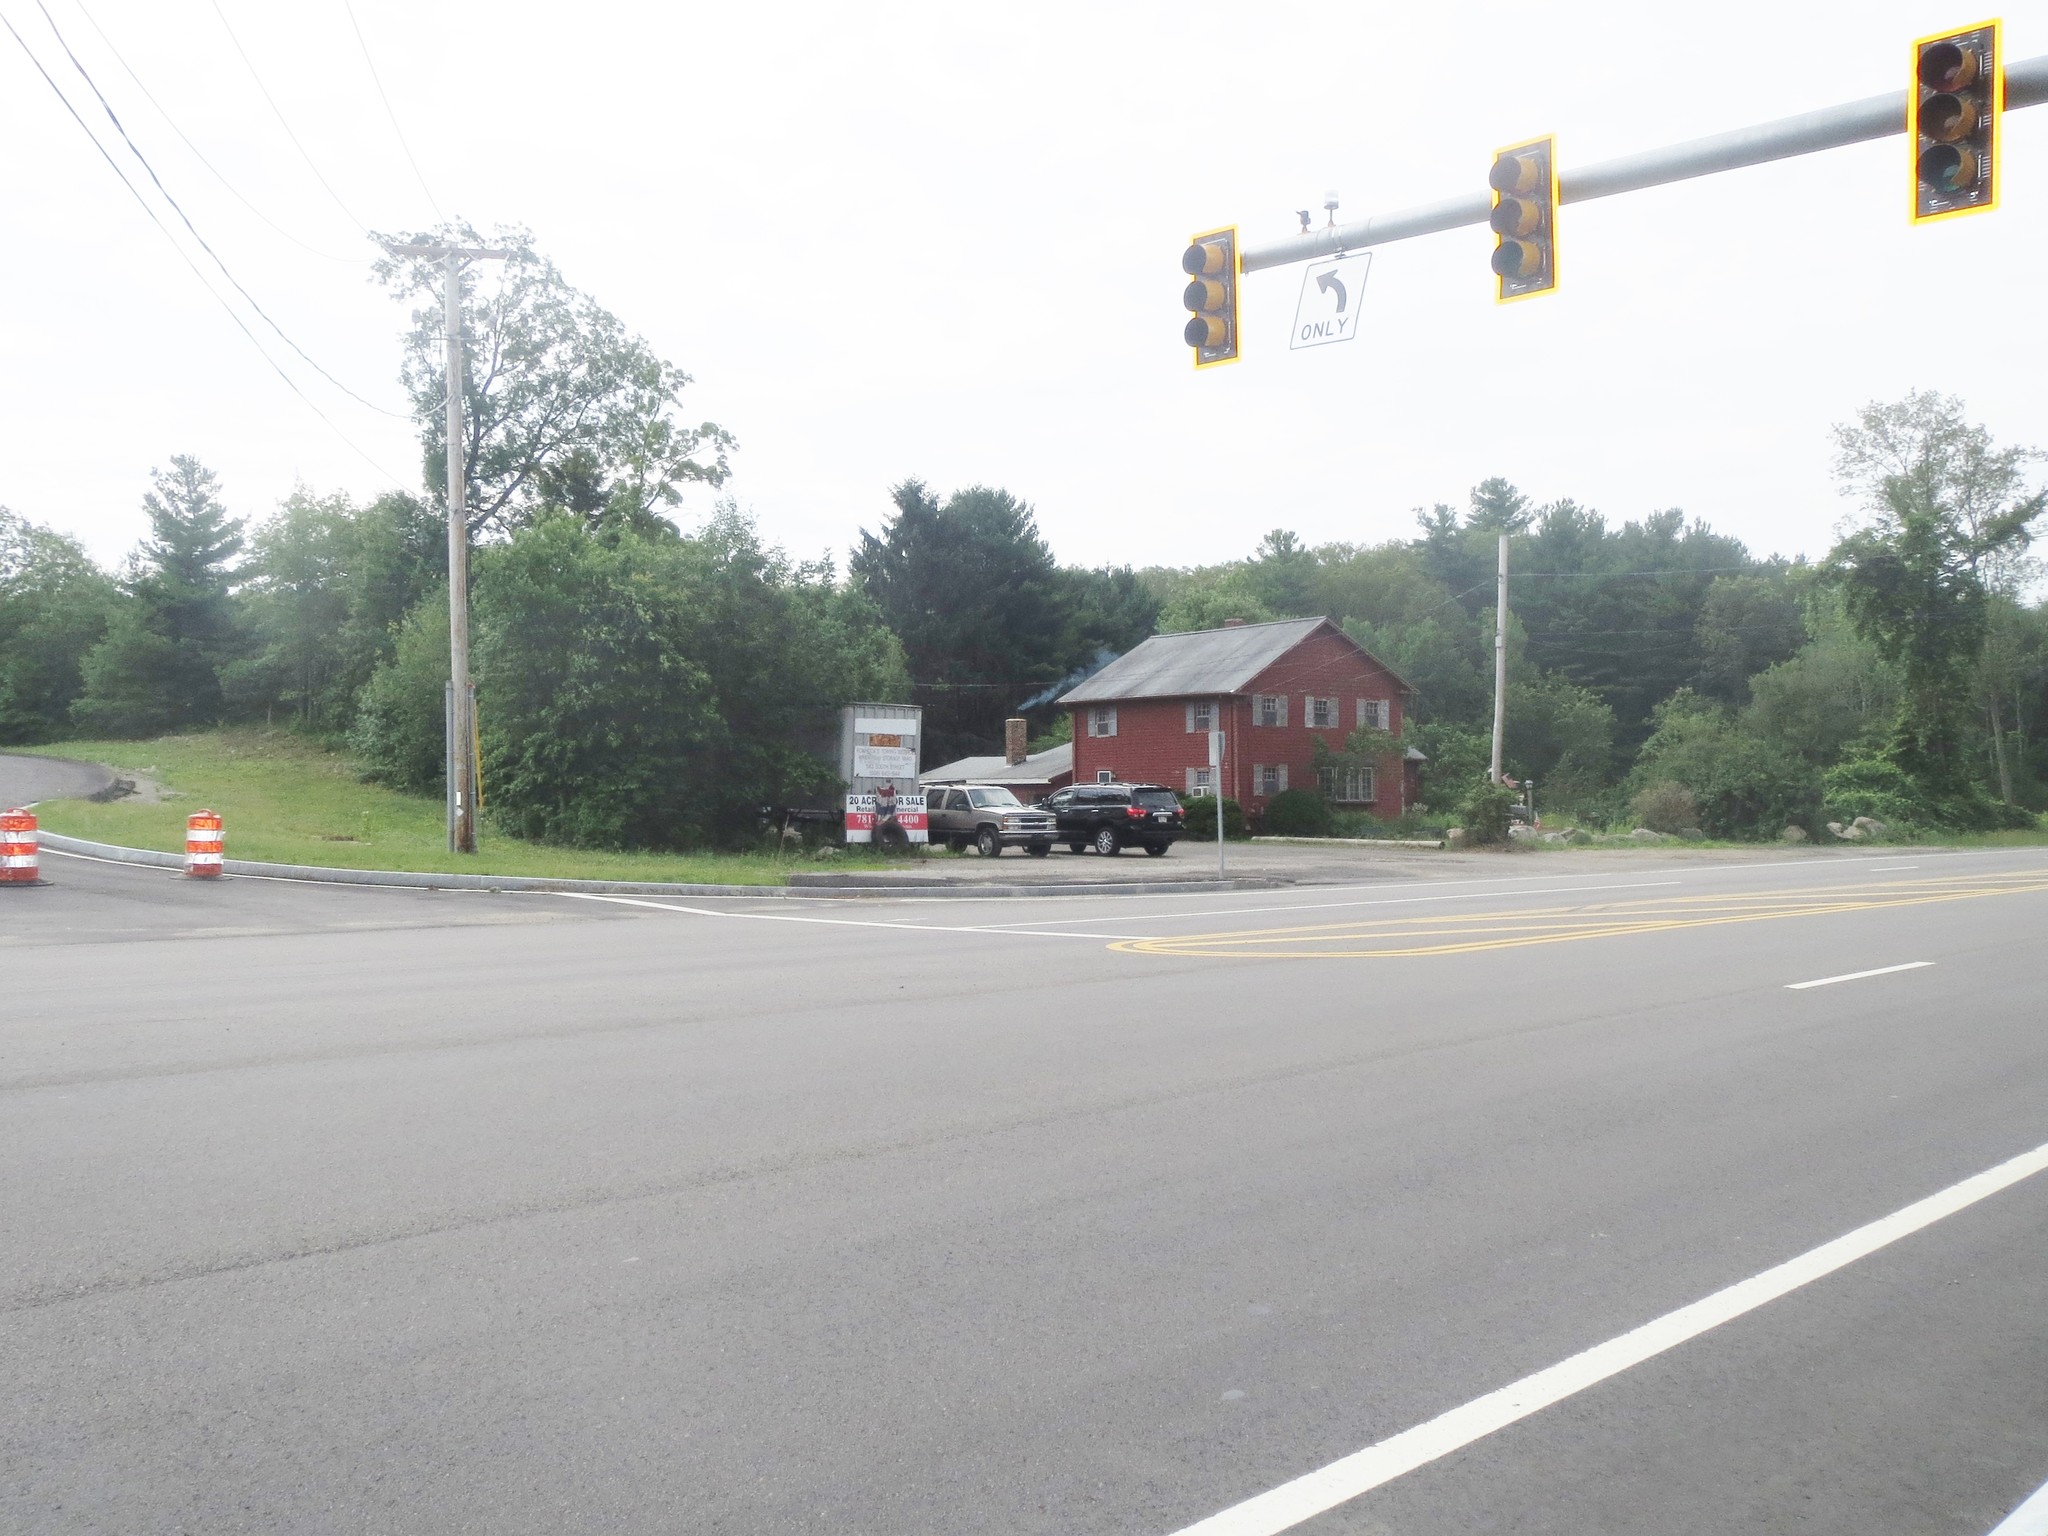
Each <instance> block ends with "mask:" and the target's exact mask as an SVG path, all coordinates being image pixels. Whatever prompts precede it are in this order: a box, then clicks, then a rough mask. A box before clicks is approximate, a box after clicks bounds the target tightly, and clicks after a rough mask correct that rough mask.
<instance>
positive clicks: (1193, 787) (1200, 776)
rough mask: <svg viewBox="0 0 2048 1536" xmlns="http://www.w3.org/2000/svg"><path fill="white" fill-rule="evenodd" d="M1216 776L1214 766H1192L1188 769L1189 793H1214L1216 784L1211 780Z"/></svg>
mask: <svg viewBox="0 0 2048 1536" xmlns="http://www.w3.org/2000/svg"><path fill="white" fill-rule="evenodd" d="M1214 777H1215V770H1214V769H1213V768H1190V769H1189V770H1188V793H1189V794H1191V795H1206V794H1210V793H1212V792H1213V789H1214V785H1213V784H1212V782H1211V781H1212V780H1213V779H1214Z"/></svg>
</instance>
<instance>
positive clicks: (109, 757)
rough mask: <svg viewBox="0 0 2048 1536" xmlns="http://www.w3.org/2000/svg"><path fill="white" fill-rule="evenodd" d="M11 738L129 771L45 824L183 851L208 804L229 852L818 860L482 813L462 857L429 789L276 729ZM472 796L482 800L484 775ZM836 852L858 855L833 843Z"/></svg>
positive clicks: (848, 859)
mask: <svg viewBox="0 0 2048 1536" xmlns="http://www.w3.org/2000/svg"><path fill="white" fill-rule="evenodd" d="M15 750H18V751H32V752H38V753H42V754H44V755H47V756H51V757H70V758H78V759H82V760H84V761H86V762H94V763H105V764H107V765H108V766H109V767H111V768H113V769H115V770H116V771H117V772H119V773H121V774H122V775H124V776H126V777H130V778H136V779H138V780H140V781H143V782H142V783H141V788H142V790H143V793H142V794H140V795H136V796H132V797H129V798H127V799H122V800H115V801H110V802H108V803H105V804H98V803H94V802H91V801H85V800H50V801H45V802H44V803H43V804H42V805H41V806H39V807H38V808H37V811H36V814H37V816H38V817H39V818H40V819H41V822H42V825H43V826H44V827H45V828H47V829H48V830H49V831H52V832H57V833H63V834H66V835H68V836H71V837H84V838H91V839H93V840H94V841H96V842H102V843H119V844H122V845H123V846H126V847H130V848H155V849H160V850H162V851H164V852H181V851H183V849H184V846H185V818H186V817H187V816H189V815H191V814H192V812H194V811H196V810H200V809H202V808H204V809H206V810H212V811H218V812H220V814H221V817H222V819H223V821H224V823H225V828H226V834H227V851H228V857H229V858H234V859H260V860H265V861H270V862H275V863H281V864H322V865H328V866H331V867H336V868H342V869H402V870H415V871H420V872H423V873H444V872H448V871H460V872H462V873H465V874H490V875H539V876H548V877H554V878H574V879H588V880H675V881H705V882H716V883H723V884H730V885H779V884H782V883H783V882H784V881H785V879H786V878H787V877H788V874H789V872H790V871H791V870H792V869H797V868H817V867H818V866H817V865H816V864H815V863H812V862H811V861H810V860H808V859H804V858H793V857H777V856H775V855H772V854H768V853H761V854H709V853H706V854H667V853H603V852H595V851H591V850H586V849H578V848H554V847H548V846H545V845H541V844H535V843H527V842H521V841H519V840H517V839H515V838H510V837H506V836H503V835H501V834H496V833H494V832H493V831H492V830H491V827H490V823H489V819H488V817H486V818H485V820H484V821H483V823H482V825H481V827H480V829H479V833H478V840H477V841H478V850H477V853H476V854H475V856H474V857H471V858H458V856H457V855H455V854H451V853H449V852H448V840H447V832H446V828H445V825H444V822H443V815H444V812H443V808H442V804H441V802H440V801H439V800H438V799H433V800H430V799H423V798H421V797H419V796H415V795H402V794H399V793H397V792H396V791H394V790H389V789H384V788H381V787H380V786H378V785H375V784H366V783H364V782H363V781H362V780H361V779H360V778H358V777H357V776H356V771H355V769H354V767H353V766H352V765H351V764H350V762H349V761H348V759H347V758H346V757H345V756H343V755H342V754H340V753H337V752H332V751H328V750H326V749H325V748H323V747H321V746H320V745H318V744H317V743H315V742H311V741H308V740H307V739H306V738H304V737H303V736H298V735H294V734H293V733H291V732H289V731H274V730H223V731H207V732H201V733H195V734H192V735H185V736H161V737H157V738H155V739H154V740H149V741H67V742H59V743H56V744H54V745H51V746H45V747H34V748H18V749H15ZM153 789H155V790H160V791H161V793H160V795H158V794H154V793H152V790H153ZM484 803H485V806H486V808H487V809H488V807H489V804H490V785H489V784H488V783H486V784H485V785H484ZM837 862H839V863H841V864H846V863H861V862H866V861H865V860H863V859H862V857H861V856H860V855H854V854H846V855H842V856H841V858H840V860H839V861H837Z"/></svg>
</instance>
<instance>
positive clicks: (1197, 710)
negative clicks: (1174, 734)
mask: <svg viewBox="0 0 2048 1536" xmlns="http://www.w3.org/2000/svg"><path fill="white" fill-rule="evenodd" d="M1215 729H1216V706H1215V705H1214V704H1190V705H1189V706H1188V731H1189V733H1190V734H1192V733H1194V732H1196V731H1205V732H1206V731H1213V730H1215Z"/></svg>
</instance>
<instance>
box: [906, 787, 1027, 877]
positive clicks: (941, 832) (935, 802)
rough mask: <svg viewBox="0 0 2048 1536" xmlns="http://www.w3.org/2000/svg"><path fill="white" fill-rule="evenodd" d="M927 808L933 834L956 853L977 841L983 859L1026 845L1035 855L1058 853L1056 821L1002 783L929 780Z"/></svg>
mask: <svg viewBox="0 0 2048 1536" xmlns="http://www.w3.org/2000/svg"><path fill="white" fill-rule="evenodd" d="M925 812H926V814H927V815H928V816H929V817H930V818H931V838H932V841H933V842H935V843H944V844H945V845H946V846H947V847H948V848H951V849H952V850H953V851H954V852H955V853H958V852H959V851H960V850H961V849H963V848H965V847H967V845H968V844H970V843H972V844H973V845H974V847H975V850H976V851H977V852H979V853H980V854H981V855H982V857H983V858H989V859H992V858H995V857H997V856H998V855H999V854H1001V853H1002V851H1003V850H1004V849H1005V848H1022V849H1024V850H1025V851H1026V852H1027V853H1029V854H1030V855H1031V856H1032V857H1033V858H1040V859H1042V858H1044V857H1045V856H1046V855H1047V854H1048V853H1051V852H1052V839H1053V832H1054V823H1053V819H1052V816H1051V814H1050V813H1049V812H1046V811H1040V810H1034V809H1032V808H1031V807H1030V806H1027V805H1025V804H1024V802H1023V801H1021V800H1019V799H1018V798H1017V797H1016V796H1015V795H1014V794H1012V793H1011V792H1010V791H1009V790H1008V789H1006V788H1005V787H1004V786H1002V785H1000V784H947V785H937V784H928V785H926V786H925Z"/></svg>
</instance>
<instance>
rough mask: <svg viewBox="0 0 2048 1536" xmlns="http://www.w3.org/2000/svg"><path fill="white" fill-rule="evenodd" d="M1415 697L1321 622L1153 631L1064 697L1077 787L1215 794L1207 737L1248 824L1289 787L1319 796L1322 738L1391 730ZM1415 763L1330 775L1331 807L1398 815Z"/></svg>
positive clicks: (1411, 788) (1339, 740)
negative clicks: (1220, 747)
mask: <svg viewBox="0 0 2048 1536" xmlns="http://www.w3.org/2000/svg"><path fill="white" fill-rule="evenodd" d="M1414 691H1415V690H1414V689H1412V688H1410V687H1409V686H1408V684H1406V683H1404V682H1403V681H1402V680H1401V679H1400V677H1399V676H1397V675H1396V674H1395V672H1394V670H1393V669H1392V668H1391V667H1389V666H1387V664H1386V663H1385V662H1382V661H1380V660H1378V659H1377V658H1375V657H1374V656H1372V655H1371V654H1370V653H1369V652H1367V651H1366V650H1365V649H1364V647H1362V646H1361V645H1359V644H1358V642H1357V641H1355V640H1353V639H1352V638H1351V637H1350V636H1349V635H1347V634H1345V633H1344V631H1343V630H1342V629H1340V628H1338V627H1337V625H1335V624H1334V623H1332V622H1331V621H1330V620H1328V619H1282V620H1280V621H1279V622H1277V623H1273V624H1243V623H1235V622H1233V623H1231V624H1227V625H1225V626H1224V627H1223V628H1222V629H1199V630H1193V631H1190V632H1188V633H1186V634H1178V635H1154V636H1153V637H1152V638H1151V639H1149V640H1146V641H1144V642H1143V643H1142V644H1140V645H1138V646H1136V647H1134V648H1133V649H1131V650H1130V651H1127V652H1126V653H1125V654H1123V655H1122V656H1120V657H1118V658H1117V659H1116V660H1115V661H1113V662H1111V663H1110V664H1109V665H1108V666H1106V667H1104V668H1103V669H1102V670H1101V671H1100V672H1097V673H1096V674H1095V675H1094V676H1092V677H1090V678H1088V679H1087V680H1086V681H1085V682H1082V683H1081V684H1079V685H1078V686H1076V687H1074V688H1072V689H1070V690H1069V691H1068V692H1067V693H1065V694H1064V695H1062V696H1061V698H1060V700H1059V702H1060V703H1061V705H1063V706H1064V707H1066V708H1068V709H1070V710H1072V711H1073V716H1074V782H1075V783H1076V784H1091V783H1109V782H1111V781H1118V782H1124V783H1145V784H1164V785H1166V786H1167V787H1168V788H1169V789H1173V790H1177V791H1179V792H1181V793H1183V794H1188V795H1206V794H1209V793H1211V792H1212V791H1213V788H1214V785H1213V775H1212V774H1211V772H1210V769H1209V732H1210V731H1211V730H1212V729H1219V728H1220V729H1221V730H1222V731H1223V732H1224V733H1225V738H1226V746H1225V750H1224V758H1223V792H1224V794H1225V796H1226V797H1227V798H1229V799H1233V800H1236V801H1237V802H1238V803H1239V804H1240V805H1242V806H1243V807H1244V808H1245V812H1246V814H1247V815H1251V816H1256V815H1258V814H1259V813H1260V812H1262V811H1263V810H1264V809H1265V806H1266V802H1267V801H1268V800H1270V799H1272V798H1273V796H1275V795H1277V794H1279V793H1280V792H1281V791H1282V790H1286V789H1314V788H1315V787H1316V769H1315V750H1314V747H1313V746H1312V745H1311V743H1312V742H1314V741H1315V740H1316V739H1317V738H1321V740H1322V741H1323V742H1324V744H1325V745H1326V746H1328V747H1330V748H1331V749H1332V750H1334V751H1342V750H1343V748H1344V739H1345V738H1346V737H1347V736H1349V735H1350V734H1351V733H1352V732H1353V731H1354V730H1356V729H1357V728H1358V727H1359V726H1361V725H1375V726H1379V727H1380V728H1382V729H1384V730H1388V731H1392V732H1395V733H1397V734H1398V733H1399V731H1400V729H1401V722H1402V720H1403V718H1404V717H1405V715H1406V712H1407V701H1408V697H1409V695H1411V694H1412V693H1413V692H1414ZM1422 761H1423V757H1422V754H1421V753H1419V752H1416V751H1415V750H1414V749H1413V748H1410V749H1409V750H1408V752H1407V753H1406V755H1405V759H1404V760H1402V761H1396V760H1395V758H1394V757H1393V756H1392V755H1389V757H1388V759H1387V760H1386V761H1385V762H1384V763H1381V764H1378V765H1375V766H1372V767H1360V768H1356V769H1352V770H1349V771H1348V772H1340V773H1336V774H1333V775H1332V782H1330V783H1328V784H1325V785H1324V786H1323V789H1324V792H1325V793H1326V794H1327V795H1328V796H1329V798H1330V799H1331V800H1332V801H1333V802H1334V803H1335V804H1337V805H1339V806H1344V807H1349V808H1351V809H1355V810H1365V811H1371V812H1373V813H1375V814H1376V815H1380V816H1398V815H1400V814H1401V813H1402V812H1403V811H1404V810H1406V809H1407V807H1408V805H1409V803H1410V802H1411V801H1412V800H1413V799H1414V798H1415V790H1416V783H1415V776H1416V773H1417V771H1418V768H1419V766H1420V764H1421V763H1422Z"/></svg>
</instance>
